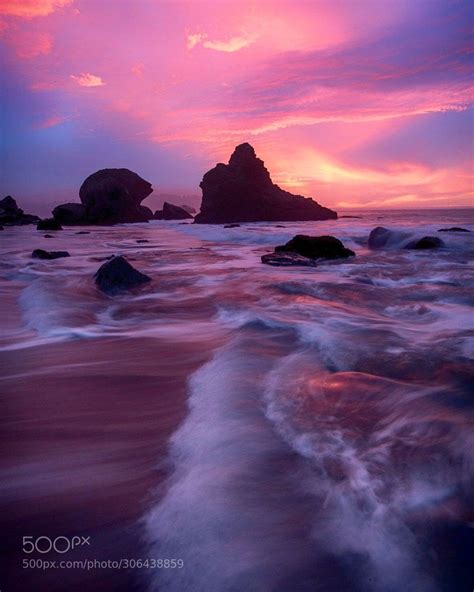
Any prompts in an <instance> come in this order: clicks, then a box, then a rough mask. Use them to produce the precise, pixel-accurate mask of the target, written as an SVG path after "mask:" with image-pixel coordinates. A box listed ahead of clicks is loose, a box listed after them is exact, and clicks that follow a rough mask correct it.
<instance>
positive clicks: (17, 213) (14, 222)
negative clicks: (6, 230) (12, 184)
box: [0, 195, 39, 226]
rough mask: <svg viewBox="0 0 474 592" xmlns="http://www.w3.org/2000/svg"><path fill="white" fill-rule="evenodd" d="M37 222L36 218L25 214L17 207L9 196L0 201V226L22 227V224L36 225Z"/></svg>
mask: <svg viewBox="0 0 474 592" xmlns="http://www.w3.org/2000/svg"><path fill="white" fill-rule="evenodd" d="M38 220H39V218H38V216H34V215H33V214H25V213H24V212H23V210H22V209H21V208H19V207H18V205H17V203H16V201H15V200H14V199H13V197H12V196H11V195H7V196H6V197H4V198H3V199H2V200H0V224H5V225H9V226H22V225H24V224H36V223H37V222H38Z"/></svg>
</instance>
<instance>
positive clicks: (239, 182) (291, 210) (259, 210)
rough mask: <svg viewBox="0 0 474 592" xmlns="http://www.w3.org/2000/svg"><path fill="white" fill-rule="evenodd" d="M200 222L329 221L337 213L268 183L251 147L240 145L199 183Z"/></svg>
mask: <svg viewBox="0 0 474 592" xmlns="http://www.w3.org/2000/svg"><path fill="white" fill-rule="evenodd" d="M200 187H201V189H202V203H201V211H200V213H199V214H198V215H197V216H196V217H195V222H197V223H200V224H227V223H231V222H265V221H269V222H270V221H272V222H276V221H289V222H291V221H294V222H297V221H303V220H329V219H335V218H337V213H336V212H334V211H333V210H330V209H329V208H324V207H323V206H320V205H319V204H318V203H317V202H315V201H313V200H312V199H311V198H309V197H303V196H301V195H293V194H292V193H289V192H288V191H284V190H283V189H281V188H280V187H278V185H275V183H273V182H272V180H271V177H270V173H269V172H268V171H267V169H266V168H265V165H264V163H263V161H262V160H260V158H257V155H256V154H255V150H254V149H253V147H252V146H251V145H250V144H248V143H245V144H240V145H239V146H237V148H236V149H235V150H234V152H233V154H232V156H231V157H230V160H229V164H222V163H219V164H217V165H216V166H215V167H214V168H213V169H211V170H210V171H208V172H207V173H206V174H205V175H204V177H203V179H202V181H201V184H200Z"/></svg>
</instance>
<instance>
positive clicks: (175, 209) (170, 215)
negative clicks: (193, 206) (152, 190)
mask: <svg viewBox="0 0 474 592" xmlns="http://www.w3.org/2000/svg"><path fill="white" fill-rule="evenodd" d="M153 217H154V218H155V220H186V219H187V218H191V219H192V218H193V216H192V215H191V214H190V213H189V212H187V211H186V210H185V209H184V208H181V207H180V206H175V205H174V204H170V203H169V202H167V201H165V203H164V204H163V209H162V210H157V211H156V212H155V215H154V216H153Z"/></svg>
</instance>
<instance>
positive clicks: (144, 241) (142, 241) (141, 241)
mask: <svg viewBox="0 0 474 592" xmlns="http://www.w3.org/2000/svg"><path fill="white" fill-rule="evenodd" d="M136 242H137V243H149V242H150V241H149V240H148V239H147V238H138V239H137V240H136Z"/></svg>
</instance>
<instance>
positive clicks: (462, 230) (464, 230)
mask: <svg viewBox="0 0 474 592" xmlns="http://www.w3.org/2000/svg"><path fill="white" fill-rule="evenodd" d="M438 232H471V231H470V230H468V229H467V228H461V227H459V226H452V227H451V228H440V229H439V230H438Z"/></svg>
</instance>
